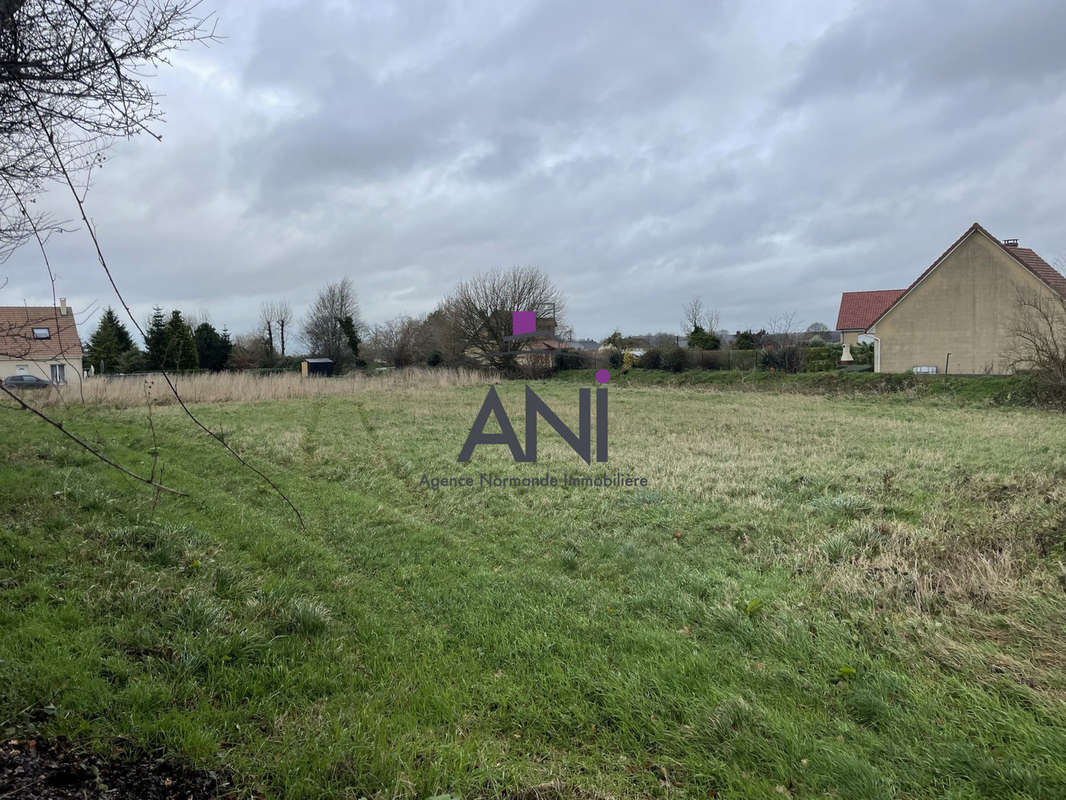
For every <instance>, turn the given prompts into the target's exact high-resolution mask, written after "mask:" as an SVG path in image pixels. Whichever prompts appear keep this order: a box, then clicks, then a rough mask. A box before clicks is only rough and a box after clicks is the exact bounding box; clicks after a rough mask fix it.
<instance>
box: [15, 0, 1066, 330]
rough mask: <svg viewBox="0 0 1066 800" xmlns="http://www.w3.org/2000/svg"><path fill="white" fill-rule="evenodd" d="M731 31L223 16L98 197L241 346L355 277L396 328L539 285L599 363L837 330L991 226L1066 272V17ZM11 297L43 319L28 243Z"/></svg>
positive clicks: (149, 280) (129, 253)
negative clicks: (842, 302) (706, 318)
mask: <svg viewBox="0 0 1066 800" xmlns="http://www.w3.org/2000/svg"><path fill="white" fill-rule="evenodd" d="M713 5H719V4H712V3H708V2H706V1H705V0H701V1H700V2H691V3H683V2H672V1H671V2H659V3H648V2H632V3H627V2H619V0H609V1H608V0H602V2H582V3H571V2H507V3H499V2H489V3H485V4H483V5H479V4H477V3H470V2H463V3H455V4H448V3H444V2H426V3H413V2H403V3H397V4H384V3H376V2H359V3H352V4H350V5H349V4H341V3H324V2H304V3H284V4H275V3H259V2H256V3H247V2H232V3H227V2H220V0H214V1H213V0H205V6H206V7H213V8H215V9H217V14H218V18H219V24H218V28H219V32H220V33H222V34H223V35H224V36H225V37H226V39H225V40H224V41H222V42H220V43H218V44H215V45H213V46H212V47H210V48H207V49H203V48H197V49H194V50H192V51H189V52H185V53H182V54H179V55H178V56H177V57H176V58H175V59H174V63H173V66H172V67H171V68H164V69H163V70H162V71H161V73H160V74H159V76H158V78H157V79H156V80H155V83H154V85H155V86H157V87H158V89H159V91H160V92H161V93H163V94H165V95H166V96H165V97H164V98H163V100H162V103H163V107H164V109H165V111H166V113H167V117H168V119H167V122H166V124H165V126H164V127H163V128H162V133H163V134H164V139H163V141H162V142H161V143H160V142H155V141H153V140H151V139H149V138H147V137H142V138H140V139H137V140H134V141H131V142H122V143H120V144H118V145H117V146H116V147H114V148H113V150H112V151H111V154H110V159H109V161H108V164H107V166H106V168H105V169H104V170H103V171H102V172H100V173H99V174H98V176H97V178H96V180H95V183H94V186H93V188H92V190H91V193H90V195H89V208H90V211H91V214H92V216H93V218H94V220H95V223H96V225H97V226H98V232H99V234H100V237H101V239H102V242H103V245H104V249H105V252H106V254H107V255H108V257H109V259H110V261H111V264H112V265H113V268H114V272H115V275H116V278H117V280H118V282H119V285H120V287H121V288H122V289H123V290H124V291H125V292H126V294H127V297H128V298H129V299H130V301H131V302H132V303H133V305H134V308H135V311H136V313H137V315H138V317H139V318H143V317H145V316H147V314H148V313H149V312H150V310H151V307H152V306H153V305H155V304H159V305H162V306H163V307H164V308H167V309H169V308H172V307H176V308H181V309H184V310H187V311H194V312H207V313H208V314H209V316H210V318H211V320H212V321H213V322H214V323H215V324H216V325H218V326H219V327H221V326H222V325H227V326H228V327H229V328H230V330H231V331H234V332H235V333H241V332H245V331H248V330H250V329H251V328H252V327H253V326H254V325H255V318H256V314H257V309H258V307H259V304H260V303H261V302H262V301H264V300H270V299H278V298H287V299H289V300H290V302H291V303H292V305H293V306H294V308H295V309H296V311H297V313H298V314H301V315H302V313H303V310H304V308H305V307H306V305H307V304H308V303H309V302H310V300H311V299H312V298H313V296H314V294H315V292H316V290H317V289H318V288H319V287H320V286H321V285H323V284H324V283H326V282H328V281H332V280H336V279H338V278H340V277H342V276H345V275H348V276H350V277H351V278H352V280H353V282H354V284H355V286H356V288H357V291H358V294H359V300H360V305H361V308H362V316H363V318H364V319H365V320H366V321H367V322H369V323H374V322H380V321H383V320H386V319H389V318H391V317H394V316H396V315H399V314H412V315H414V314H419V313H424V312H427V311H429V310H431V309H432V307H433V306H434V305H435V304H436V302H437V301H438V299H439V298H440V297H441V296H442V295H444V294H446V293H447V292H448V290H449V289H450V288H451V287H452V286H453V285H454V284H455V282H456V281H457V280H459V279H461V278H464V277H467V276H470V275H472V274H474V273H476V272H480V271H485V270H489V269H492V268H494V267H509V266H512V265H517V264H523V265H524V264H532V265H536V266H538V267H541V268H542V269H544V270H545V271H546V272H547V273H548V274H549V275H550V276H551V277H552V279H553V280H554V281H555V282H556V283H557V284H558V285H559V287H560V288H561V289H562V290H563V292H564V294H565V296H566V298H567V301H568V319H569V321H570V322H571V323H572V324H573V326H574V328H575V334H576V335H578V336H589V337H596V338H602V337H604V336H606V335H607V334H608V333H609V332H610V331H611V330H612V329H613V328H615V327H619V328H622V329H623V330H624V331H627V332H632V333H638V332H644V331H658V330H669V331H673V330H676V329H678V327H679V320H680V317H681V306H682V304H683V303H684V302H685V301H686V300H687V299H689V298H691V297H692V296H694V295H699V296H702V297H703V299H704V301H705V302H706V304H707V305H709V306H711V307H714V308H717V309H719V311H720V314H721V326H722V327H726V328H729V329H734V330H735V329H737V328H746V327H749V326H750V327H754V328H759V327H763V326H765V325H766V324H767V322H768V321H769V320H770V319H771V318H773V317H775V316H778V315H780V314H783V313H795V315H796V320H797V323H798V324H799V325H802V326H804V327H805V326H806V325H807V324H809V323H811V322H825V323H827V324H829V325H830V327H832V325H833V324H834V323H835V320H836V311H837V305H838V303H839V299H840V292H841V291H843V290H862V289H886V288H889V289H890V288H900V287H904V286H906V285H907V284H909V283H910V282H911V281H912V280H913V279H914V278H915V277H916V276H917V275H918V274H919V273H920V272H921V271H922V270H923V269H924V268H925V267H926V266H928V264H929V263H930V262H931V261H932V260H933V259H934V258H935V257H936V256H938V255H939V254H940V253H941V251H943V250H944V248H946V247H947V246H948V245H949V244H950V243H951V242H952V241H953V240H954V239H955V238H956V237H957V236H959V234H961V233H962V232H963V230H965V229H966V227H968V226H969V225H970V224H971V223H972V222H974V221H979V222H981V223H982V224H983V225H984V226H985V227H986V228H988V229H989V230H990V231H991V233H992V234H993V235H995V236H998V237H1001V238H1006V237H1017V238H1019V239H1020V240H1021V243H1022V244H1023V245H1025V246H1029V247H1033V248H1034V249H1036V251H1037V252H1038V253H1040V254H1041V255H1043V256H1044V257H1045V258H1046V259H1047V260H1049V261H1052V262H1058V261H1059V260H1060V259H1062V258H1063V257H1064V256H1066V224H1064V221H1066V183H1064V176H1066V47H1064V46H1063V42H1064V41H1066V35H1064V34H1066V3H1063V2H1061V0H1051V1H1050V2H1046V3H1037V2H1033V3H1029V2H1012V3H988V2H979V3H972V4H957V3H950V2H938V3H929V2H899V1H898V0H893V2H885V3H876V2H866V3H844V2H826V3H782V4H780V5H779V7H777V8H773V9H772V8H771V6H770V4H768V3H758V4H755V3H744V4H741V3H733V4H728V5H729V7H718V8H712V6H713ZM46 203H47V204H48V205H49V206H55V207H56V208H58V209H59V213H60V214H61V215H62V216H64V217H67V218H72V217H73V216H74V214H75V211H74V209H72V208H71V207H70V206H69V205H68V204H67V201H66V198H65V197H64V196H63V195H62V194H61V193H60V192H58V191H53V192H52V195H51V196H50V197H49V198H48V199H47V200H46ZM51 255H52V258H53V264H54V266H55V268H56V271H57V272H58V275H59V280H60V286H59V290H60V294H65V295H66V296H67V297H68V298H70V301H71V303H72V305H74V307H75V309H76V310H80V309H84V308H86V307H89V306H91V305H92V304H94V303H95V304H96V305H97V306H99V307H102V306H106V305H107V304H109V303H113V302H114V300H113V297H112V295H111V294H110V288H109V286H108V285H107V282H106V279H105V278H104V276H103V274H102V272H101V271H100V269H99V267H97V266H96V265H95V264H94V261H93V257H92V251H91V248H90V246H89V242H88V240H87V239H86V237H85V235H84V233H83V232H78V233H70V234H67V235H65V236H63V237H61V238H60V239H58V240H54V241H53V244H52V246H51ZM0 275H7V276H8V278H9V283H8V286H7V287H6V288H5V289H4V290H3V291H2V292H0V303H3V304H5V305H6V304H21V303H22V302H24V301H26V302H29V303H37V302H47V301H49V298H50V289H49V287H48V284H47V280H46V276H45V273H44V270H43V268H42V266H41V263H40V258H39V254H37V253H36V252H35V251H34V250H33V249H31V248H29V247H27V248H24V249H23V250H22V251H20V252H19V253H17V254H16V255H15V256H14V257H13V258H12V259H11V260H10V261H9V262H8V263H7V264H3V265H0ZM89 327H90V329H91V327H92V325H90V326H89ZM89 332H90V330H83V337H85V338H87V336H88V333H89Z"/></svg>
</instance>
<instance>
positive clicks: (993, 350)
mask: <svg viewBox="0 0 1066 800" xmlns="http://www.w3.org/2000/svg"><path fill="white" fill-rule="evenodd" d="M1019 289H1022V290H1023V291H1033V290H1035V291H1038V292H1044V293H1047V294H1048V296H1050V297H1057V295H1056V294H1055V293H1054V292H1053V291H1052V290H1051V289H1049V288H1048V287H1047V286H1046V285H1045V284H1044V283H1043V282H1041V281H1040V280H1039V279H1038V278H1036V276H1034V275H1033V274H1032V273H1031V272H1029V271H1028V270H1027V269H1026V268H1025V267H1023V266H1022V265H1021V264H1019V263H1018V262H1017V261H1015V260H1014V259H1013V258H1011V257H1010V256H1009V255H1008V254H1007V253H1005V252H1004V251H1003V249H1002V248H1001V247H1000V246H999V244H998V243H996V242H993V241H990V240H989V239H988V237H987V236H985V235H984V234H982V233H980V232H974V233H973V234H971V235H970V236H968V237H967V238H966V239H965V240H964V241H962V242H961V243H960V244H959V245H958V246H957V247H956V248H955V249H954V250H953V251H952V252H951V253H950V254H949V255H947V256H946V257H945V258H944V260H943V261H941V262H940V264H939V265H938V266H937V267H936V268H935V269H934V270H933V271H932V272H930V273H929V274H928V275H927V276H926V277H925V279H924V280H923V281H922V282H921V283H920V284H918V286H916V287H915V288H914V289H913V290H912V291H911V292H910V293H909V294H908V295H906V296H905V297H904V298H903V299H902V300H901V301H900V302H899V303H898V304H897V305H896V306H895V307H894V308H892V309H891V310H889V312H888V313H887V314H886V315H885V316H884V317H883V318H882V319H881V320H880V321H879V322H878V323H877V324H876V325H875V326H874V327H873V328H871V329H870V333H871V334H873V335H874V336H876V337H878V338H879V339H880V340H881V344H880V353H881V357H880V371H881V372H909V371H910V370H911V369H912V368H913V367H917V366H934V367H936V368H937V371H938V372H940V373H943V372H944V363H945V360H946V358H947V354H948V353H951V362H950V366H949V368H948V372H949V373H956V374H980V373H986V372H990V373H993V374H1004V373H1007V372H1009V362H1008V359H1007V355H1008V353H1009V351H1010V349H1011V346H1012V336H1011V335H1010V327H1011V324H1012V322H1013V321H1014V318H1015V315H1016V310H1017V298H1018V290H1019Z"/></svg>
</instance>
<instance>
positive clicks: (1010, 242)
mask: <svg viewBox="0 0 1066 800" xmlns="http://www.w3.org/2000/svg"><path fill="white" fill-rule="evenodd" d="M1003 246H1004V247H1017V246H1018V240H1017V239H1004V240H1003Z"/></svg>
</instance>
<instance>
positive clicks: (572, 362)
mask: <svg viewBox="0 0 1066 800" xmlns="http://www.w3.org/2000/svg"><path fill="white" fill-rule="evenodd" d="M555 363H556V367H557V368H558V369H561V370H564V369H584V368H585V366H586V364H585V356H584V354H582V353H579V352H578V351H576V350H560V351H559V355H558V357H557V358H556V361H555Z"/></svg>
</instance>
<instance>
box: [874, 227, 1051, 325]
mask: <svg viewBox="0 0 1066 800" xmlns="http://www.w3.org/2000/svg"><path fill="white" fill-rule="evenodd" d="M974 233H983V234H984V235H985V236H987V237H988V238H989V239H991V240H992V241H993V242H995V243H996V246H997V247H999V248H1000V249H1001V250H1002V251H1003V252H1004V253H1006V254H1007V255H1009V256H1011V257H1012V258H1013V259H1014V260H1015V261H1017V262H1018V263H1019V264H1021V265H1022V266H1023V267H1025V268H1026V269H1027V270H1029V271H1030V272H1031V273H1032V274H1033V275H1035V276H1036V277H1037V278H1038V279H1039V280H1040V281H1042V282H1043V283H1044V284H1045V285H1046V286H1047V287H1048V288H1049V289H1051V290H1052V291H1054V292H1057V293H1058V294H1059V295H1060V296H1062V297H1066V278H1064V277H1063V276H1062V275H1060V274H1059V273H1058V271H1057V270H1056V269H1055V268H1054V267H1053V266H1051V265H1050V264H1049V263H1047V262H1046V261H1045V260H1044V259H1042V258H1041V257H1040V256H1038V255H1037V254H1036V253H1035V252H1033V251H1032V250H1030V249H1029V248H1028V247H1017V246H1016V245H1006V244H1004V243H1003V242H1001V241H1000V240H999V239H997V238H996V237H995V236H993V235H992V234H991V233H989V232H988V231H987V230H985V229H984V228H983V227H982V226H981V224H980V223H978V222H975V223H974V224H973V225H971V226H970V227H969V228H967V229H966V230H965V231H964V232H963V234H962V236H960V237H959V238H958V239H956V240H955V241H954V242H952V243H951V246H950V247H948V249H947V250H945V251H944V252H943V253H941V254H940V257H939V258H937V260H936V261H934V262H933V263H932V264H930V265H929V266H928V267H927V268H926V270H925V272H923V273H922V274H921V275H919V276H918V277H917V278H915V279H914V283H912V284H911V285H910V286H908V287H907V289H906V291H904V292H903V294H901V295H900V296H899V297H898V298H896V299H895V300H894V301H893V302H892V303H891V304H890V305H889V306H888V307H887V308H885V309H884V310H883V311H882V312H881V313H880V314H878V315H877V319H875V320H873V322H871V323H870V325H873V324H874V322H877V321H878V320H880V319H881V317H883V316H884V315H885V314H887V313H888V311H889V310H890V309H891V308H892V306H894V305H896V303H898V302H899V301H900V300H902V299H903V298H904V297H905V296H906V295H907V294H909V293H910V292H911V291H912V290H913V289H914V287H915V286H917V285H918V284H919V283H921V282H922V281H923V280H924V279H925V276H926V275H928V274H929V273H930V272H932V271H933V270H934V269H936V267H937V266H938V265H939V264H940V262H941V261H943V260H944V259H945V258H946V257H947V256H948V254H949V253H951V251H952V250H954V249H955V248H956V247H958V246H959V245H960V244H962V242H963V241H964V240H965V239H966V238H967V237H968V236H970V235H971V234H974Z"/></svg>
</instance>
